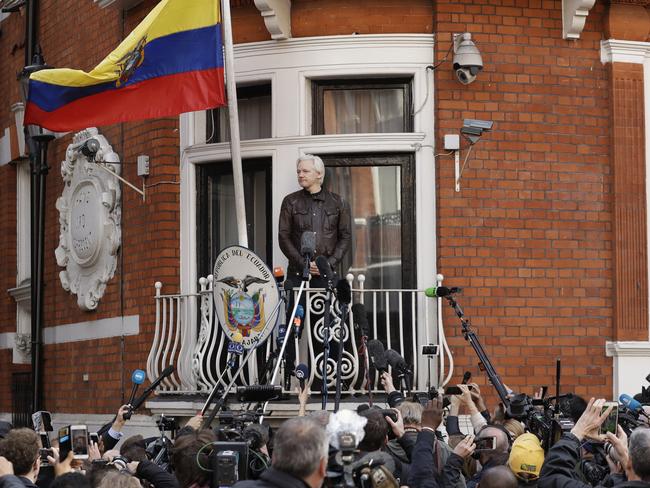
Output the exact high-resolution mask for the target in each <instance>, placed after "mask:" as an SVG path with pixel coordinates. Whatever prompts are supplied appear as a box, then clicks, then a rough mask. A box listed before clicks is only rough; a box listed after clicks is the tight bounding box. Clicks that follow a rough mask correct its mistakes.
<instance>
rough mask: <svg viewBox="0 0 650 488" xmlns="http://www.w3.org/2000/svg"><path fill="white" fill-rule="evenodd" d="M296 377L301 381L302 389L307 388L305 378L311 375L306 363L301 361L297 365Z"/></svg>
mask: <svg viewBox="0 0 650 488" xmlns="http://www.w3.org/2000/svg"><path fill="white" fill-rule="evenodd" d="M294 374H295V375H296V378H297V379H298V381H299V382H300V391H302V390H304V389H305V379H306V378H308V377H309V366H307V365H306V364H304V363H300V364H299V365H298V366H296V371H295V372H294Z"/></svg>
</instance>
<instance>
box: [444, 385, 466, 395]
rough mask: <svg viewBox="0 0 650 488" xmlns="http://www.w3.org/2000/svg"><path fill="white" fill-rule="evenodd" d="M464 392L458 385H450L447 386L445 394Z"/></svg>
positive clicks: (460, 393)
mask: <svg viewBox="0 0 650 488" xmlns="http://www.w3.org/2000/svg"><path fill="white" fill-rule="evenodd" d="M462 394H463V392H462V391H461V389H460V388H459V387H458V386H448V387H447V388H445V395H462Z"/></svg>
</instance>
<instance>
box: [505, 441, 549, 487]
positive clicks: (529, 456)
mask: <svg viewBox="0 0 650 488" xmlns="http://www.w3.org/2000/svg"><path fill="white" fill-rule="evenodd" d="M543 464H544V449H543V448H542V444H541V442H540V441H539V439H538V438H537V436H536V435H535V434H531V433H526V434H522V435H520V436H519V437H517V438H516V439H515V441H514V442H513V443H512V449H511V450H510V457H509V458H508V466H509V467H510V470H511V471H512V472H513V473H514V475H515V476H516V477H517V478H518V479H520V480H521V481H524V482H530V481H532V480H536V479H537V478H539V472H540V471H541V470H542V465H543Z"/></svg>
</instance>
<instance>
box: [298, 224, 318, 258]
mask: <svg viewBox="0 0 650 488" xmlns="http://www.w3.org/2000/svg"><path fill="white" fill-rule="evenodd" d="M315 252H316V232H312V231H310V230H306V231H305V232H303V233H302V236H301V237H300V254H301V255H302V256H303V257H304V258H305V259H307V258H309V259H311V258H312V257H313V256H314V253H315Z"/></svg>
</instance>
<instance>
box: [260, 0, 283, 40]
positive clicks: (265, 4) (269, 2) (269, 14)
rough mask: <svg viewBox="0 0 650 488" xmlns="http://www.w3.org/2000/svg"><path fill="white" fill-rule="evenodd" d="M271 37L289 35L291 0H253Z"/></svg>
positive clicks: (279, 37)
mask: <svg viewBox="0 0 650 488" xmlns="http://www.w3.org/2000/svg"><path fill="white" fill-rule="evenodd" d="M255 6H256V7H257V10H259V11H260V13H261V14H262V18H263V19H264V24H265V25H266V30H268V31H269V34H271V38H272V39H289V38H290V37H291V0H255Z"/></svg>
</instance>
